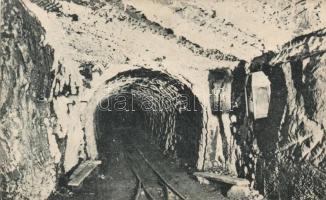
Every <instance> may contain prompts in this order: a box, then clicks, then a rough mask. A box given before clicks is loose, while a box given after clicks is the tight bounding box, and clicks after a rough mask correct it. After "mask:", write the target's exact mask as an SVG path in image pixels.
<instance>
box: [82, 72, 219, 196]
mask: <svg viewBox="0 0 326 200" xmlns="http://www.w3.org/2000/svg"><path fill="white" fill-rule="evenodd" d="M103 88H104V90H103ZM103 88H102V89H100V90H98V91H97V93H96V94H95V95H94V96H93V98H92V99H93V100H94V99H99V101H97V103H96V104H97V106H96V108H95V106H94V105H95V101H92V102H91V103H92V108H94V110H93V115H94V116H93V117H92V118H91V119H92V123H93V126H92V127H94V128H93V129H94V141H95V142H96V148H97V158H98V159H99V160H101V161H102V164H101V166H100V168H99V170H97V171H98V173H97V174H98V175H99V176H97V177H95V178H94V177H93V178H90V179H87V180H86V183H84V184H85V185H86V187H84V188H82V191H81V192H80V193H79V194H83V195H81V196H76V199H79V198H82V199H83V198H85V195H88V194H89V193H93V194H96V195H95V196H94V195H93V196H91V197H89V196H87V198H89V199H133V198H134V199H137V198H136V197H137V194H139V195H140V193H139V191H140V190H143V191H144V193H141V194H145V196H146V197H144V198H142V199H171V197H168V195H171V194H173V195H176V196H179V198H177V199H185V198H184V196H183V195H185V196H188V197H192V199H202V198H204V199H212V198H213V197H216V196H218V195H220V193H219V192H218V191H217V190H212V189H210V190H212V191H213V192H209V193H208V192H207V191H205V190H204V188H203V187H202V186H201V185H200V184H199V183H198V182H196V181H195V180H194V179H193V177H190V176H189V173H188V172H189V171H192V170H196V166H197V164H198V163H197V162H198V160H199V153H200V152H199V151H200V150H199V146H200V143H201V139H202V132H203V130H205V127H204V126H205V120H204V119H203V118H204V117H203V108H202V104H201V103H200V102H199V100H198V99H197V97H196V96H195V95H194V94H193V92H192V90H191V89H190V88H189V87H187V86H186V85H185V84H183V83H182V82H181V81H180V80H178V79H176V78H173V77H172V76H171V75H169V74H167V73H163V72H161V71H152V70H149V69H144V68H139V69H135V70H129V71H124V72H122V73H118V74H117V75H115V76H114V77H113V78H111V79H109V80H106V82H105V87H103ZM105 89H108V91H105ZM101 92H104V93H105V94H103V93H101ZM99 93H101V94H100V95H99ZM87 112H89V111H87ZM86 121H87V120H86ZM88 122H90V120H89V121H88ZM89 127H91V126H89ZM89 130H91V129H90V128H89V129H86V130H85V132H86V133H87V132H88V131H89ZM89 136H90V135H88V137H89ZM86 141H88V142H89V143H87V144H86V147H87V145H88V147H87V148H88V150H89V149H91V148H90V147H91V146H92V144H93V143H92V140H86ZM99 177H100V178H99ZM172 180H173V181H172ZM140 183H141V184H140ZM137 185H138V186H137ZM135 188H136V192H135ZM137 188H138V189H137ZM94 191H95V192H94ZM135 193H137V194H135ZM173 195H172V196H173ZM172 198H173V197H172Z"/></svg>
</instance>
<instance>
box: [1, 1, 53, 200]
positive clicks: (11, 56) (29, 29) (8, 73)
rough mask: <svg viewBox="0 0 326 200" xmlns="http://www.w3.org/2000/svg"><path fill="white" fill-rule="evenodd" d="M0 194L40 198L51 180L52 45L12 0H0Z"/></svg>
mask: <svg viewBox="0 0 326 200" xmlns="http://www.w3.org/2000/svg"><path fill="white" fill-rule="evenodd" d="M1 10H2V13H1V14H2V16H1V18H2V17H3V18H2V19H4V20H1V22H2V24H1V28H0V29H1V45H0V57H1V58H0V66H1V73H0V93H1V94H0V199H45V198H47V196H48V195H49V194H50V192H51V191H52V190H53V189H54V186H55V175H56V172H55V168H54V167H55V166H54V164H53V161H52V158H51V155H50V152H49V147H48V135H47V134H48V133H50V132H51V130H52V125H51V123H50V122H49V120H48V119H49V116H50V109H49V108H50V106H49V104H48V103H47V102H46V99H47V96H48V94H49V90H50V87H51V79H50V77H49V75H50V68H51V66H52V61H53V50H52V49H51V48H50V47H49V46H44V45H43V44H42V41H41V37H42V34H43V33H44V30H43V29H42V28H41V26H40V24H39V23H38V21H37V20H36V19H35V18H33V17H31V16H30V14H29V13H28V12H27V11H26V10H25V8H24V7H23V5H22V4H21V3H20V2H19V1H17V0H13V1H1Z"/></svg>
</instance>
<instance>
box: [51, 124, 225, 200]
mask: <svg viewBox="0 0 326 200" xmlns="http://www.w3.org/2000/svg"><path fill="white" fill-rule="evenodd" d="M129 131H131V130H129ZM132 131H133V132H135V130H132ZM126 135H128V136H126ZM140 135H141V134H137V133H133V134H130V133H129V134H128V132H127V131H125V130H120V131H119V133H117V134H115V135H113V136H111V137H110V138H107V140H106V142H107V145H106V146H105V155H106V156H105V157H104V158H103V159H102V165H101V166H100V167H99V168H98V169H97V170H96V171H94V172H93V173H92V174H91V175H90V176H89V177H88V178H87V179H86V180H85V181H84V182H83V185H82V186H80V187H79V188H75V189H70V190H66V192H56V194H55V195H53V196H52V197H51V199H56V200H57V199H62V200H64V199H76V200H81V199H82V200H91V199H96V200H101V199H103V200H104V199H105V200H109V199H112V200H119V199H121V200H128V199H132V200H133V199H135V200H136V199H138V200H145V199H155V200H156V199H157V200H160V199H162V200H163V199H164V200H165V199H166V200H174V199H198V200H203V199H205V200H210V199H226V197H224V196H223V195H222V193H221V188H222V186H220V185H217V184H210V185H203V184H200V183H199V182H198V181H197V180H195V179H194V177H192V176H191V173H190V172H191V169H190V168H187V167H185V166H181V164H179V162H178V161H176V160H175V159H172V158H169V157H167V156H165V155H163V154H162V152H161V151H160V149H158V147H157V146H156V145H154V144H152V143H149V142H146V140H144V139H143V138H142V137H141V136H140Z"/></svg>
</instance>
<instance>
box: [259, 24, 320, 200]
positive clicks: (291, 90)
mask: <svg viewBox="0 0 326 200" xmlns="http://www.w3.org/2000/svg"><path fill="white" fill-rule="evenodd" d="M325 36H326V30H325V29H322V30H319V31H316V32H313V33H311V34H308V35H304V36H300V37H298V38H295V39H294V40H292V41H291V42H289V43H287V44H285V45H284V46H283V50H282V51H281V52H279V53H277V54H276V56H274V58H272V59H271V60H270V62H269V63H267V64H265V66H263V69H262V70H264V71H265V73H266V74H267V75H268V76H269V79H270V81H271V104H270V110H269V114H268V115H269V116H268V119H267V120H266V121H265V122H261V124H260V125H261V126H264V127H265V128H262V129H260V131H259V132H257V131H256V134H257V135H258V136H257V137H258V146H259V150H260V151H261V152H262V154H263V155H264V158H263V159H260V161H259V162H260V163H264V164H263V165H264V167H262V168H264V169H263V170H262V171H260V172H257V174H260V173H263V175H261V176H262V177H258V178H257V179H259V180H263V181H262V182H260V184H261V185H263V188H261V189H262V190H264V193H270V192H271V191H272V193H274V194H272V196H271V198H272V197H276V196H282V197H285V196H289V195H290V196H292V197H294V198H295V197H298V198H299V197H300V198H301V197H309V198H313V199H314V198H321V197H323V196H324V195H325V192H324V191H325V187H326V185H325V184H324V183H323V182H324V181H323V180H325V172H324V171H323V170H324V169H325V163H326V159H325V156H326V154H325V146H326V145H325V144H326V138H325V129H324V127H325V125H326V124H325V117H326V112H325V111H326V109H325V101H326V96H325V95H324V94H325V90H326V78H325V76H326V73H325V58H326V55H325V53H324V52H325V49H326V48H325V45H324V44H325V38H326V37H325ZM261 166H262V165H261ZM282 177H283V178H282ZM284 177H286V179H285V178H284ZM291 187H292V188H291ZM273 191H274V192H273ZM275 191H276V192H275ZM276 193H279V194H277V195H276ZM273 195H275V196H273ZM309 195H310V196H309Z"/></svg>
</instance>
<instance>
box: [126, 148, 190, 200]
mask: <svg viewBox="0 0 326 200" xmlns="http://www.w3.org/2000/svg"><path fill="white" fill-rule="evenodd" d="M125 156H126V158H127V159H128V161H129V167H130V169H131V171H132V172H133V174H134V175H135V177H136V179H137V188H136V193H135V195H134V200H144V197H145V198H146V199H148V200H187V199H189V198H187V197H186V196H184V195H183V194H181V193H180V192H179V191H178V190H177V189H176V188H174V187H173V186H172V185H171V184H170V183H169V182H168V181H167V180H166V178H164V177H163V176H162V175H161V174H160V173H159V172H158V171H157V169H155V167H154V166H153V165H152V164H151V163H150V161H149V160H148V159H147V158H146V157H145V155H144V154H143V152H142V151H141V150H140V149H139V148H137V147H136V146H135V145H133V144H131V143H128V144H126V145H125ZM142 191H144V192H143V193H142ZM142 194H144V195H142Z"/></svg>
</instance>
